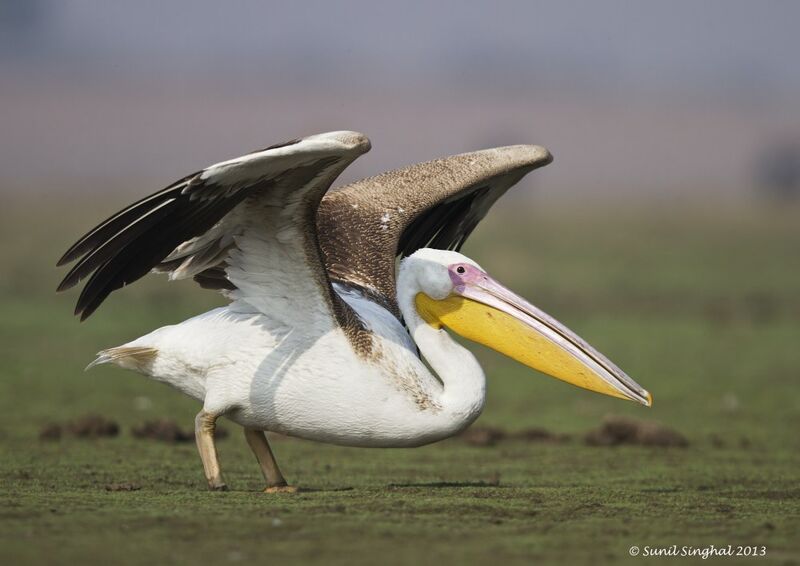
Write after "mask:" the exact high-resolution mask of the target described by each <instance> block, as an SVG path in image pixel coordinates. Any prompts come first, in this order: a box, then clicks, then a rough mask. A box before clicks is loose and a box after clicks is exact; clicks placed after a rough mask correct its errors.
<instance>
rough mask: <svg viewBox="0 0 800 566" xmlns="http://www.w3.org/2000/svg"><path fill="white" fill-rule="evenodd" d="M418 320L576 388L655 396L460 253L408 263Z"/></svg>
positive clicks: (423, 255) (641, 398)
mask: <svg viewBox="0 0 800 566" xmlns="http://www.w3.org/2000/svg"><path fill="white" fill-rule="evenodd" d="M401 272H405V273H404V275H406V276H407V275H411V274H413V277H414V279H416V288H417V294H416V296H415V297H414V303H415V307H416V310H417V312H418V313H419V315H420V317H421V318H422V319H423V320H424V321H425V322H426V323H428V324H429V325H431V326H433V327H435V328H441V327H446V328H448V329H450V330H452V331H453V332H456V333H458V334H460V335H461V336H463V337H464V338H468V339H469V340H473V341H475V342H478V343H480V344H483V345H484V346H488V347H490V348H492V349H494V350H496V351H498V352H500V353H502V354H505V355H507V356H509V357H511V358H513V359H515V360H517V361H518V362H520V363H523V364H525V365H526V366H528V367H531V368H534V369H536V370H539V371H541V372H543V373H546V374H547V375H550V376H552V377H557V378H558V379H561V380H563V381H566V382H568V383H572V384H573V385H577V386H578V387H583V388H585V389H590V390H592V391H596V392H598V393H604V394H606V395H611V396H613V397H620V398H622V399H630V400H632V401H637V402H639V403H641V404H643V405H647V406H650V405H651V404H652V396H651V395H650V393H648V392H647V391H645V390H644V389H643V388H642V387H641V386H640V385H639V384H637V383H636V382H635V381H633V380H632V379H631V378H630V377H628V376H627V375H626V374H625V372H623V371H622V370H621V369H619V368H618V367H617V366H616V365H614V364H613V363H612V362H611V361H610V360H609V359H608V358H606V357H605V356H604V355H603V354H601V353H600V352H598V351H597V350H595V349H594V348H592V347H591V346H590V345H589V344H587V343H586V342H585V341H583V340H582V339H581V338H580V337H579V336H577V335H576V334H575V333H574V332H572V331H571V330H569V329H568V328H567V327H565V326H564V325H563V324H561V323H560V322H558V321H557V320H555V319H554V318H552V317H551V316H549V315H547V314H545V313H544V312H542V311H541V310H539V309H538V308H536V307H535V306H533V305H532V304H530V303H529V302H527V301H526V300H525V299H523V298H522V297H520V296H519V295H517V294H515V293H513V292H512V291H510V290H509V289H507V288H506V287H504V286H503V285H501V284H500V283H498V282H497V281H495V280H494V279H493V278H492V277H490V276H489V274H488V273H486V272H485V271H484V270H483V269H481V267H480V266H479V265H478V264H477V263H475V262H474V261H472V260H471V259H469V258H468V257H465V256H463V255H461V254H460V253H456V252H452V251H444V250H434V249H429V248H423V249H421V250H419V251H417V252H416V253H414V254H413V255H411V256H409V257H407V258H406V259H404V260H403V264H402V265H401Z"/></svg>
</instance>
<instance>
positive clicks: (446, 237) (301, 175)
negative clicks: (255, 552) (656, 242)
mask: <svg viewBox="0 0 800 566" xmlns="http://www.w3.org/2000/svg"><path fill="white" fill-rule="evenodd" d="M370 147H371V144H370V141H369V139H368V138H367V137H366V136H364V135H363V134H360V133H357V132H349V131H339V132H329V133H323V134H318V135H312V136H309V137H305V138H301V139H295V140H292V141H289V142H286V143H281V144H277V145H272V146H270V147H267V148H265V149H262V150H258V151H254V152H251V153H248V154H246V155H243V156H242V157H237V158H235V159H230V160H227V161H222V162H220V163H217V164H215V165H211V166H210V167H207V168H205V169H203V170H201V171H198V172H195V173H192V174H190V175H187V176H185V177H183V178H182V179H180V180H178V181H176V182H174V183H172V184H171V185H169V186H168V187H166V188H165V189H163V190H161V191H159V192H157V193H154V194H152V195H151V196H148V197H145V198H143V199H142V200H139V201H138V202H135V203H133V204H131V205H130V206H128V207H127V208H125V209H123V210H122V211H120V212H118V213H117V214H114V215H113V216H111V217H110V218H109V219H108V220H106V221H104V222H102V223H101V224H99V225H98V226H97V227H95V228H93V229H92V230H91V231H90V232H88V233H87V234H86V235H85V236H83V237H82V238H81V239H80V240H78V242H77V243H75V244H74V245H73V246H72V247H70V248H69V249H68V250H67V252H66V253H65V254H64V256H63V257H62V258H61V259H60V260H59V262H58V265H64V264H66V263H69V262H73V261H76V263H75V265H74V266H73V267H72V269H71V270H70V271H69V273H68V274H67V275H66V277H65V278H64V280H63V281H62V282H61V284H60V285H59V288H58V290H59V291H63V290H65V289H68V288H70V287H73V286H74V285H76V284H78V283H79V282H80V281H82V280H83V279H85V278H87V277H88V281H87V282H86V284H85V286H84V287H83V290H82V292H81V294H80V297H79V298H78V302H77V306H76V308H75V314H76V315H78V316H80V319H81V320H84V319H86V318H87V317H88V316H89V315H91V314H92V313H93V312H94V311H95V309H97V307H98V306H100V304H101V303H102V302H103V301H104V300H105V299H106V297H108V295H109V294H110V293H111V292H112V291H115V290H117V289H120V288H121V287H123V286H125V285H128V284H130V283H133V282H134V281H136V280H137V279H139V278H141V277H143V276H144V275H145V274H147V273H148V272H151V271H153V272H158V273H166V274H168V276H169V279H170V280H180V279H187V278H193V279H194V280H195V281H196V282H197V283H199V284H200V286H202V287H204V288H208V289H215V290H218V291H221V292H222V293H223V294H224V295H225V296H226V297H227V298H228V299H229V300H230V302H229V304H228V305H227V306H225V307H222V308H216V309H214V310H211V311H209V312H207V313H205V314H201V315H199V316H195V317H194V318H190V319H189V320H186V321H184V322H181V323H180V324H176V325H172V326H165V327H163V328H159V329H157V330H155V331H153V332H151V333H150V334H147V335H145V336H142V337H141V338H137V339H136V340H133V341H131V342H128V343H127V344H123V345H121V346H117V347H113V348H108V349H105V350H103V351H101V352H99V354H98V357H97V359H96V360H95V361H93V362H92V363H91V364H90V365H89V367H92V366H94V365H97V364H105V363H111V364H115V365H117V366H119V367H122V368H125V369H130V370H134V371H136V372H139V373H141V374H144V375H145V376H148V377H150V378H152V379H154V380H156V381H160V382H164V383H166V384H169V385H170V386H172V387H174V388H175V389H178V390H179V391H182V392H183V393H185V394H186V395H188V396H190V397H192V398H194V399H196V400H197V401H199V402H200V403H201V404H202V409H201V410H200V412H199V413H198V414H197V416H196V418H195V436H196V440H197V447H198V451H199V453H200V458H201V460H202V463H203V469H204V472H205V477H206V480H207V481H208V486H209V488H210V489H212V490H225V489H227V488H226V484H225V482H224V480H223V476H222V473H221V471H220V466H219V462H218V459H217V451H216V448H215V444H214V430H215V424H216V421H217V419H218V418H219V417H222V416H225V417H227V418H228V419H230V420H231V421H233V422H235V423H237V424H239V425H241V426H242V427H243V428H244V436H245V438H246V440H247V443H248V444H249V446H250V448H251V449H252V451H253V453H254V454H255V457H256V460H257V461H258V464H259V465H260V467H261V471H262V473H263V475H264V479H265V480H266V486H267V487H266V489H265V491H266V492H271V493H272V492H281V491H293V490H294V487H293V486H289V485H288V484H287V482H286V480H285V479H284V476H283V474H282V473H281V471H280V469H279V467H278V464H277V463H276V461H275V457H274V455H273V452H272V450H271V448H270V445H269V443H268V441H267V437H266V436H265V431H270V432H275V433H281V434H285V435H291V436H296V437H301V438H306V439H310V440H315V441H319V442H327V443H332V444H339V445H346V446H363V447H410V446H420V445H424V444H428V443H431V442H435V441H437V440H441V439H443V438H447V437H449V436H452V435H454V434H457V433H459V432H460V431H462V430H464V429H465V428H466V427H467V426H469V425H470V423H472V422H473V421H474V420H475V419H476V418H477V417H478V415H479V414H480V413H481V410H482V409H483V407H484V403H485V400H486V379H485V376H484V372H483V370H482V369H481V366H480V365H479V364H478V362H477V360H476V359H475V357H474V356H473V355H472V353H470V351H469V350H467V349H466V348H464V347H463V346H461V345H460V344H459V343H458V342H456V341H455V340H454V339H453V338H451V336H450V334H449V332H448V331H452V332H455V333H457V334H459V335H461V336H463V337H465V338H467V339H469V340H472V341H475V342H478V343H480V344H483V345H486V346H488V347H490V348H493V349H495V350H497V351H498V352H501V353H503V354H505V355H507V356H509V357H511V358H513V359H515V360H517V361H519V362H521V363H523V364H525V365H526V366H529V367H531V368H534V369H536V370H539V371H541V372H543V373H545V374H548V375H550V376H553V377H556V378H558V379H561V380H564V381H566V382H569V383H571V384H574V385H577V386H580V387H583V388H586V389H590V390H593V391H596V392H599V393H604V394H606V395H611V396H614V397H619V398H622V399H628V400H632V401H636V402H639V403H641V404H643V405H647V406H649V405H650V404H651V402H652V398H651V396H650V394H649V393H648V392H647V391H645V390H644V389H643V388H642V387H641V386H639V385H638V384H637V383H636V382H635V381H633V380H632V379H631V378H630V377H628V376H627V375H626V374H625V373H624V372H623V371H622V370H620V369H619V368H618V367H617V366H616V365H614V364H613V363H612V362H611V361H609V360H608V359H607V358H606V357H605V356H603V355H602V354H600V353H599V352H598V351H596V350H595V349H594V348H593V347H591V346H590V345H589V344H587V343H586V342H585V341H583V340H582V339H581V338H579V337H578V336H577V335H576V334H575V333H574V332H572V331H570V330H569V329H568V328H566V327H565V326H564V325H562V324H561V323H559V322H558V321H556V320H555V319H553V318H552V317H550V316H548V315H547V314H545V313H544V312H542V311H541V310H539V309H538V308H537V307H535V306H534V305H532V304H531V303H529V302H528V301H526V300H525V299H523V298H521V297H519V296H518V295H516V294H515V293H513V292H512V291H510V290H509V289H507V288H506V287H504V286H503V285H501V284H500V283H499V282H497V281H496V280H494V279H493V278H492V277H491V276H489V274H488V273H486V271H484V270H483V269H482V268H481V267H480V266H479V265H478V264H477V263H476V262H474V261H473V260H471V259H469V258H468V257H465V256H463V255H461V254H460V253H458V250H459V249H460V247H461V245H462V244H463V243H464V241H465V240H466V239H467V237H468V236H469V235H470V233H471V232H472V231H473V230H474V228H475V227H476V225H477V224H478V223H479V222H480V220H481V219H482V218H483V217H484V216H485V214H486V213H487V212H488V210H489V208H490V207H491V206H492V205H493V204H494V203H495V201H496V200H497V199H498V198H499V197H500V196H502V195H503V194H504V193H505V192H506V191H507V190H508V189H509V188H510V187H511V186H513V185H514V184H515V183H517V182H518V181H519V180H520V179H521V178H522V177H523V176H525V175H526V174H527V173H529V172H530V171H532V170H534V169H536V168H538V167H541V166H543V165H546V164H548V163H550V161H551V160H552V158H551V156H550V154H549V153H548V151H547V150H546V149H544V148H543V147H540V146H536V145H515V146H509V147H498V148H493V149H486V150H482V151H475V152H471V153H464V154H461V155H455V156H452V157H446V158H443V159H437V160H434V161H429V162H426V163H420V164H416V165H412V166H410V167H406V168H404V169H398V170H396V171H389V172H386V173H383V174H380V175H378V176H376V177H372V178H368V179H363V180H361V181H358V182H355V183H352V184H350V185H346V186H342V187H339V188H336V189H333V190H329V189H330V187H331V185H332V183H333V182H334V180H335V179H336V178H337V177H338V176H339V175H340V174H341V172H342V171H343V170H344V169H345V168H346V167H347V166H348V165H349V164H350V163H352V162H353V161H354V160H355V159H356V158H357V157H359V156H360V155H362V154H364V153H366V152H367V151H369V149H370ZM87 369H88V368H87Z"/></svg>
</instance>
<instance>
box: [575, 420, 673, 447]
mask: <svg viewBox="0 0 800 566" xmlns="http://www.w3.org/2000/svg"><path fill="white" fill-rule="evenodd" d="M584 441H585V442H586V444H588V445H590V446H617V445H619V444H635V445H639V446H664V447H666V446H681V447H683V446H688V445H689V441H688V440H687V439H686V437H685V436H683V435H682V434H681V433H679V432H678V431H676V430H674V429H671V428H669V427H667V426H664V425H662V424H659V423H657V422H653V421H642V420H638V419H632V418H630V417H621V416H609V417H606V418H605V419H604V420H603V424H602V425H601V426H600V427H599V428H597V429H594V430H591V431H589V432H588V433H586V436H584Z"/></svg>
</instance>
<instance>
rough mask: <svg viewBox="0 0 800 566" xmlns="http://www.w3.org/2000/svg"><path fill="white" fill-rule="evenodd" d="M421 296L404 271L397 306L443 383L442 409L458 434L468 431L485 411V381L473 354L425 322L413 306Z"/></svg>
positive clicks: (401, 272)
mask: <svg viewBox="0 0 800 566" xmlns="http://www.w3.org/2000/svg"><path fill="white" fill-rule="evenodd" d="M419 292H421V289H420V286H419V283H418V282H417V279H416V277H415V276H414V273H413V271H412V270H411V269H403V268H402V267H401V269H400V273H399V274H398V278H397V302H398V306H399V307H400V311H401V312H402V313H403V318H404V319H405V322H406V325H407V326H408V330H409V333H410V334H411V337H412V338H413V339H414V342H415V343H416V344H417V347H418V348H419V351H420V353H421V354H422V356H423V357H424V358H425V361H427V362H428V364H429V365H430V367H431V368H432V369H433V371H434V372H435V373H436V375H437V376H438V377H439V380H440V381H441V382H442V385H443V388H442V393H441V395H440V397H439V398H438V401H439V405H440V406H441V407H442V410H443V411H444V412H445V413H446V414H447V415H448V416H450V417H451V421H452V422H453V425H454V429H455V430H454V431H453V432H456V431H457V430H460V429H463V428H465V427H467V426H468V425H469V424H470V423H471V422H472V421H474V420H475V419H476V418H478V415H480V413H481V410H483V406H484V403H485V401H486V377H485V375H484V373H483V369H482V368H481V366H480V364H478V360H476V359H475V356H474V355H473V354H472V352H470V351H469V350H467V349H466V348H464V347H462V346H461V345H460V344H458V343H457V342H456V341H455V340H453V339H452V338H451V337H450V335H449V334H448V333H447V331H445V330H444V329H437V328H434V327H433V326H431V325H430V324H428V323H427V322H425V321H424V320H423V319H422V317H421V316H420V315H419V313H418V312H417V308H416V304H415V302H414V299H415V297H416V296H417V294H418V293H419Z"/></svg>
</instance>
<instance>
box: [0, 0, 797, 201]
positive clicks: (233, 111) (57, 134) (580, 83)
mask: <svg viewBox="0 0 800 566" xmlns="http://www.w3.org/2000/svg"><path fill="white" fill-rule="evenodd" d="M799 23H800V2H789V1H787V2H777V1H762V2H738V1H716V2H712V1H703V2H697V1H672V2H641V1H630V2H626V1H613V2H608V1H605V2H599V1H594V2H592V1H588V2H575V1H566V2H565V1H559V2H553V1H549V2H524V1H509V2H454V1H446V2H434V1H431V2H393V3H388V2H374V1H373V2H355V1H349V2H330V1H329V2H280V3H278V2H263V1H247V2H244V1H242V2H237V1H231V2H219V1H211V0H173V1H167V2H165V1H158V2H157V1H130V2H103V1H100V0H95V1H90V0H73V1H69V0H62V1H58V0H0V72H2V77H3V78H2V81H3V83H4V84H3V88H2V89H0V103H1V104H0V128H2V133H0V143H1V144H2V148H1V149H2V152H0V178H4V179H6V180H7V181H12V182H14V183H18V182H20V181H21V180H25V179H27V178H31V179H33V178H37V177H46V176H50V175H63V176H68V177H75V178H80V177H87V178H91V177H93V176H101V177H113V176H115V175H120V176H127V175H137V174H139V175H141V176H142V177H147V178H150V177H152V178H161V176H162V175H172V174H174V173H178V174H180V173H182V172H183V171H181V170H180V168H181V167H183V166H184V163H185V164H187V166H188V164H189V163H191V164H193V165H191V166H192V167H194V166H196V165H197V164H198V163H199V164H203V163H205V162H206V160H209V159H210V160H214V159H217V158H223V157H228V156H230V155H231V154H234V153H237V152H239V151H241V150H248V149H252V148H251V147H250V146H251V145H252V146H253V147H259V146H262V145H265V144H269V143H272V142H275V141H280V140H281V139H283V138H284V137H288V138H292V137H296V136H297V135H302V134H306V133H311V132H312V131H316V130H317V129H326V128H329V127H339V128H351V129H360V130H363V131H365V132H366V133H367V134H369V135H370V136H371V137H373V142H374V147H375V151H374V152H373V156H371V157H373V159H374V161H373V163H374V166H375V167H378V168H379V167H383V166H393V165H401V164H403V163H405V162H407V161H408V160H413V159H420V158H425V157H434V156H436V155H440V154H443V153H451V152H453V151H460V150H464V149H474V148H475V147H479V146H483V145H487V144H503V143H516V142H519V141H533V142H538V143H544V144H546V145H549V146H551V148H552V149H553V150H554V153H556V157H557V161H556V164H559V163H565V164H564V165H561V166H562V167H563V169H561V170H560V171H559V173H558V174H556V173H552V174H551V173H547V175H551V178H550V180H551V181H552V182H553V183H555V184H556V185H558V186H563V187H568V186H575V185H586V184H587V183H588V184H590V185H591V184H595V185H596V186H597V187H601V186H602V187H618V186H622V185H626V186H628V187H630V186H639V185H641V184H644V183H650V184H651V185H653V186H658V185H676V184H684V185H686V184H691V183H704V184H706V185H715V186H720V185H729V184H733V183H737V182H738V183H740V184H741V183H742V182H743V180H745V179H746V177H747V175H748V174H749V173H748V171H749V169H748V167H749V164H748V160H749V161H752V160H753V156H754V155H755V154H756V153H757V152H758V151H759V148H761V147H762V146H763V145H765V144H767V143H769V142H770V141H771V140H774V139H779V138H787V137H788V138H791V137H792V136H793V135H795V134H800V103H799V102H798V101H800V57H799V56H798V54H800V31H798V27H799ZM376 134H377V137H376ZM552 146H555V147H552ZM381 148H384V149H385V151H384V149H381ZM42 157H44V159H42ZM623 163H624V164H625V167H622V166H621V165H622V164H623ZM173 167H174V168H175V171H173ZM553 167H554V168H555V167H556V165H554V166H553ZM366 171H369V172H372V171H370V170H369V168H367V169H366ZM165 180H166V181H168V180H169V178H167V179H165Z"/></svg>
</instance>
